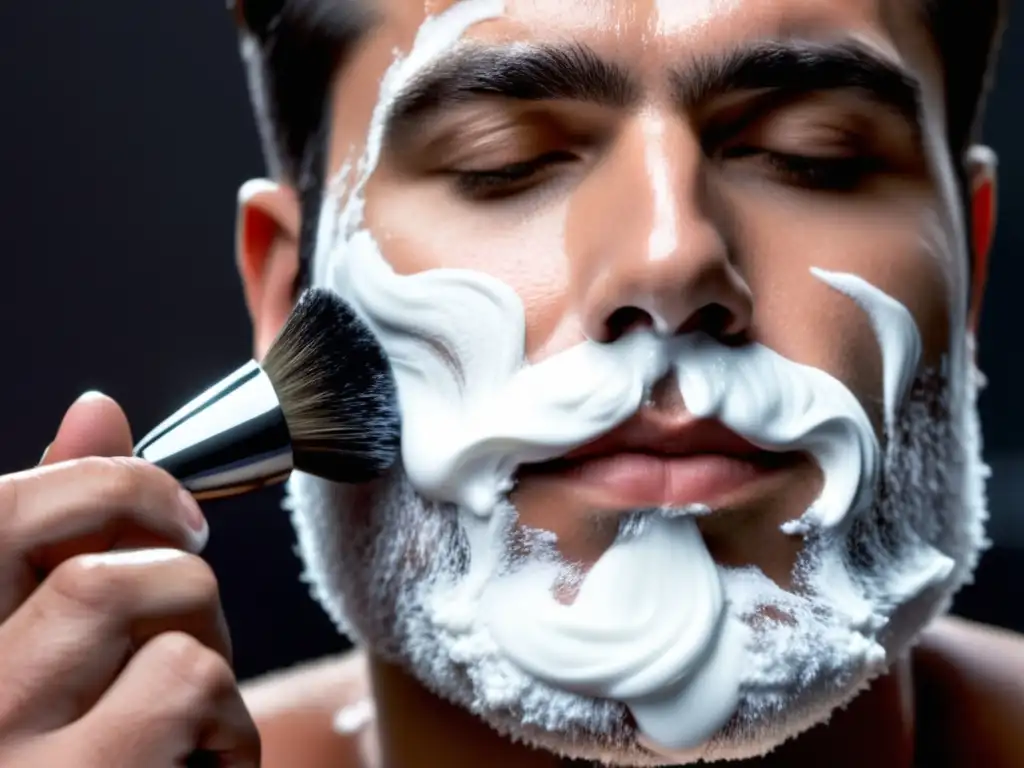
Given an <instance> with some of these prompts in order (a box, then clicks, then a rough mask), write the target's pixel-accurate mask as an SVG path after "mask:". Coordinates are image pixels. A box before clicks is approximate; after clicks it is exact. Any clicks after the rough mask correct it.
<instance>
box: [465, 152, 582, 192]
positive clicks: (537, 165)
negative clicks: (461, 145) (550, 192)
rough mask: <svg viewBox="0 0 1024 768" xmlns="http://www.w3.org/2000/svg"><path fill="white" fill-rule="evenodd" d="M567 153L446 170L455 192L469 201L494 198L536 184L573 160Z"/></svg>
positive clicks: (573, 156)
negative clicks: (505, 163)
mask: <svg viewBox="0 0 1024 768" xmlns="http://www.w3.org/2000/svg"><path fill="white" fill-rule="evenodd" d="M576 159H577V158H576V156H575V155H574V154H572V153H571V152H565V151H563V150H557V151H553V152H546V153H544V154H543V155H538V156H537V157H535V158H532V159H530V160H524V161H521V162H517V163H509V164H508V165H503V166H499V167H497V168H482V169H472V170H455V171H450V172H449V173H450V175H452V176H453V177H454V180H455V187H456V190H457V191H458V193H459V194H460V195H462V196H464V197H466V198H469V199H473V200H496V199H500V198H503V197H510V196H512V195H515V194H518V193H520V192H524V191H526V190H528V189H531V188H532V187H534V186H536V185H537V184H540V183H541V182H542V181H544V179H545V178H546V177H547V173H546V172H547V171H549V170H550V169H551V168H552V167H554V166H557V165H562V164H565V163H570V162H573V161H574V160H576Z"/></svg>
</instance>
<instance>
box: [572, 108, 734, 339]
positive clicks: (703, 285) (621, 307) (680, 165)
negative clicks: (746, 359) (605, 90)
mask: <svg viewBox="0 0 1024 768" xmlns="http://www.w3.org/2000/svg"><path fill="white" fill-rule="evenodd" d="M607 161H608V162H607V163H606V164H605V166H604V167H603V168H602V169H601V171H600V173H598V174H594V176H593V177H592V178H589V179H587V181H586V182H584V184H583V185H582V186H581V187H580V188H578V190H577V195H576V197H577V198H578V199H577V200H576V201H574V204H573V208H572V211H571V213H570V217H571V221H570V226H569V228H568V236H567V247H568V250H569V256H570V260H571V261H572V262H573V263H574V264H575V265H576V267H577V269H576V270H575V271H576V274H577V277H578V278H579V283H578V286H577V287H578V293H577V296H578V297H579V305H580V314H581V321H582V324H583V329H584V331H585V333H586V334H587V336H588V338H590V339H593V340H594V341H600V342H610V341H614V340H615V339H616V338H618V337H620V336H622V335H623V334H625V333H628V332H630V331H632V330H635V329H637V328H640V327H650V328H653V329H654V330H655V331H656V332H657V333H659V334H665V335H671V334H679V333H688V332H691V331H704V332H706V333H709V334H711V335H713V336H716V337H718V338H720V339H722V340H723V341H724V340H735V339H737V338H740V337H742V336H743V335H744V333H745V332H746V331H747V329H748V327H749V325H750V321H751V316H752V314H753V299H752V296H751V293H750V290H749V288H748V287H747V285H746V283H745V282H744V280H743V278H742V276H741V275H740V274H739V272H738V271H737V269H736V267H735V265H734V264H733V263H732V260H731V258H730V246H729V240H730V236H729V226H728V221H727V216H726V215H725V212H724V206H722V205H717V204H716V203H715V202H714V201H712V200H711V199H710V195H709V191H708V187H707V184H706V178H705V176H706V172H705V161H704V154H703V151H702V148H701V146H700V142H699V139H698V138H697V137H696V136H695V135H694V133H693V132H692V131H691V130H690V129H689V128H688V127H686V126H684V125H680V124H678V121H676V120H672V119H671V118H659V117H655V116H645V117H643V118H640V119H638V120H637V124H636V125H635V126H632V127H631V128H630V129H629V131H627V132H626V133H624V134H623V135H622V136H620V137H619V140H618V141H617V143H616V145H615V147H614V148H613V149H612V151H611V153H610V155H609V157H608V158H607ZM598 177H600V178H598Z"/></svg>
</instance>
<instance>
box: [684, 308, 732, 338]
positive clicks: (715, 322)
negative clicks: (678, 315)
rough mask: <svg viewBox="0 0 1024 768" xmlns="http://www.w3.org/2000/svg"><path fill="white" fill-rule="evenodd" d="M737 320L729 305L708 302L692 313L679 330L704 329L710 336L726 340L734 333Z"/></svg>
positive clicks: (686, 331)
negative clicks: (733, 327) (733, 329)
mask: <svg viewBox="0 0 1024 768" xmlns="http://www.w3.org/2000/svg"><path fill="white" fill-rule="evenodd" d="M735 322H736V315H735V313H733V311H732V310H731V309H729V308H728V307H726V306H724V305H722V304H706V305H704V306H703V307H701V308H700V309H699V310H697V311H696V312H694V313H693V314H692V315H690V317H688V318H687V320H686V322H685V323H683V325H682V327H680V328H679V329H678V331H677V332H678V333H693V332H695V331H703V332H704V333H706V334H707V335H708V336H711V337H713V338H716V339H719V340H722V341H724V340H726V339H727V338H728V337H729V336H731V335H733V332H732V326H733V325H734V324H735Z"/></svg>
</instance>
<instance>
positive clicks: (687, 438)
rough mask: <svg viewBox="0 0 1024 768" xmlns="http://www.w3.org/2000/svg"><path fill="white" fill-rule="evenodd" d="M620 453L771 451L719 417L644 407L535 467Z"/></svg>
mask: <svg viewBox="0 0 1024 768" xmlns="http://www.w3.org/2000/svg"><path fill="white" fill-rule="evenodd" d="M618 453H643V454H647V455H650V456H661V457H664V458H681V457H685V456H700V455H709V454H712V455H719V456H729V457H734V458H738V459H747V460H751V459H755V458H766V457H767V455H768V452H767V451H765V450H764V449H762V448H758V447H757V446H756V445H754V444H753V443H751V442H750V441H748V440H745V439H744V438H742V437H740V436H739V435H737V434H736V433H735V432H733V431H732V430H730V429H728V428H727V427H726V426H725V425H724V424H722V423H721V422H720V421H717V420H715V419H698V418H694V417H692V416H690V415H689V414H666V413H664V412H659V411H655V410H648V409H644V410H642V411H640V412H639V413H637V415H636V416H634V417H633V418H631V419H630V420H629V421H626V422H624V423H623V424H621V425H619V426H618V427H616V428H615V429H613V430H612V431H611V432H608V433H606V434H604V435H602V436H601V437H599V438H597V439H595V440H592V441H591V442H589V443H587V444H586V445H583V446H581V447H579V448H577V449H575V450H574V451H571V452H570V453H567V454H566V455H565V456H563V457H562V458H560V459H555V460H553V461H548V462H544V463H542V464H539V465H535V468H536V469H558V468H562V467H564V466H566V465H573V464H579V463H582V462H584V461H587V460H588V459H595V458H599V457H603V456H611V455H614V454H618Z"/></svg>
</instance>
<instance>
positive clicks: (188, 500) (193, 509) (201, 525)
mask: <svg viewBox="0 0 1024 768" xmlns="http://www.w3.org/2000/svg"><path fill="white" fill-rule="evenodd" d="M180 496H181V506H182V509H183V510H184V512H185V522H186V523H188V527H189V528H190V529H192V533H193V537H194V541H193V546H194V548H195V551H196V553H197V554H198V553H199V552H201V551H202V550H203V548H204V547H206V542H207V541H208V540H209V538H210V526H209V524H208V523H207V522H206V516H205V515H204V514H203V510H202V509H200V507H199V502H197V501H196V500H195V499H194V498H192V494H191V493H189V492H188V491H186V490H185V489H184V488H183V489H182V490H181V491H180Z"/></svg>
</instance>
